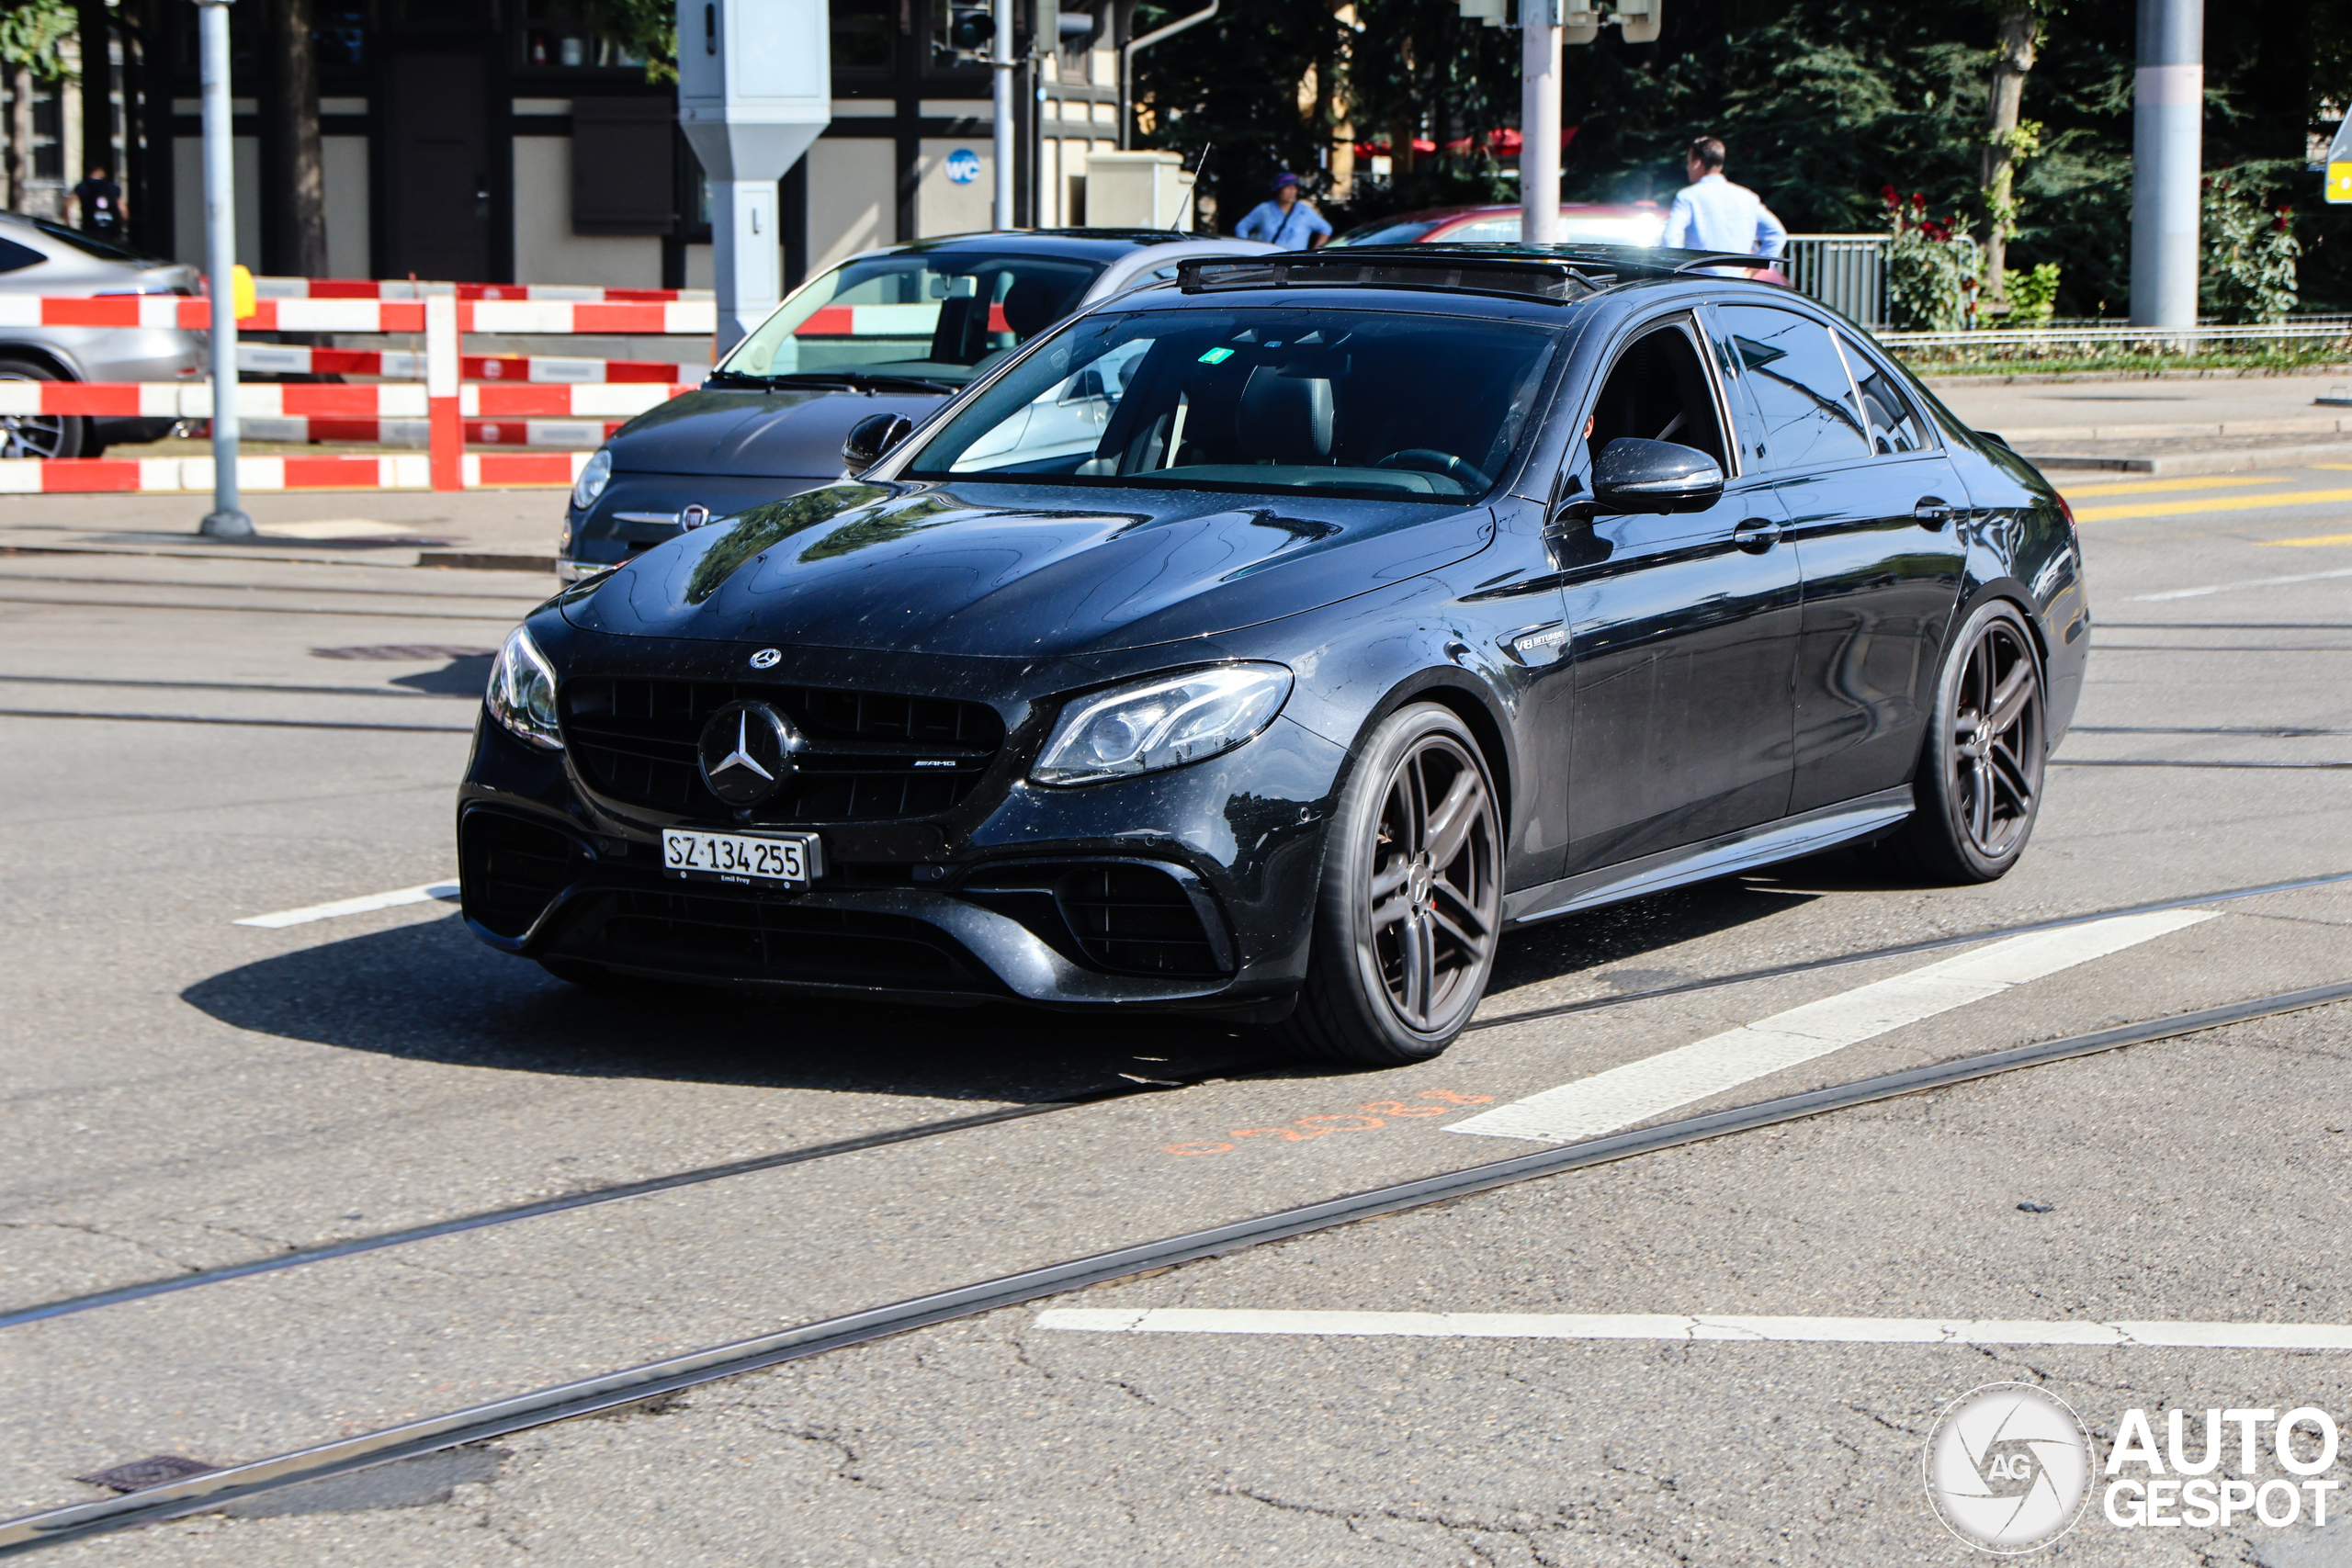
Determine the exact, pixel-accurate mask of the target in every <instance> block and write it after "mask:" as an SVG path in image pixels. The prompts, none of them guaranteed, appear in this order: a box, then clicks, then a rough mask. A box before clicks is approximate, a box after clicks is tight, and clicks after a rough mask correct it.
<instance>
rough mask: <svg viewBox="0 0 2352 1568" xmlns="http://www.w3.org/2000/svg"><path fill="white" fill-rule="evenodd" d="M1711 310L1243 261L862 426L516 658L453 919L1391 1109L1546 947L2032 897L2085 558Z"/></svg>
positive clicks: (2070, 687) (490, 736)
mask: <svg viewBox="0 0 2352 1568" xmlns="http://www.w3.org/2000/svg"><path fill="white" fill-rule="evenodd" d="M1700 265H1717V266H1720V265H1724V258H1721V257H1715V258H1706V257H1701V256H1698V255H1692V254H1685V253H1674V252H1658V251H1638V252H1634V251H1625V252H1614V251H1605V250H1598V249H1589V248H1565V247H1564V248H1557V249H1552V250H1536V249H1524V248H1520V247H1486V246H1464V247H1448V246H1415V247H1399V248H1397V249H1396V250H1392V251H1373V250H1361V249H1360V250H1352V251H1348V252H1340V253H1322V254H1316V255H1312V256H1308V255H1298V254H1292V255H1283V256H1276V257H1270V258H1264V259H1252V260H1249V261H1203V262H1198V263H1193V264H1188V265H1186V266H1185V267H1184V269H1183V271H1182V276H1181V277H1180V278H1179V279H1178V280H1177V281H1176V282H1174V283H1172V284H1170V285H1169V286H1165V287H1161V288H1149V289H1145V290H1142V291H1140V292H1136V293H1130V294H1127V295H1125V296H1122V297H1120V298H1118V299H1114V300H1111V301H1109V302H1108V303H1106V304H1104V305H1103V306H1100V307H1099V308H1097V309H1095V310H1091V311H1090V312H1087V313H1085V314H1082V315H1080V316H1079V317H1077V318H1075V319H1073V320H1072V321H1069V322H1067V323H1065V324H1064V325H1062V326H1061V327H1059V328H1058V329H1057V330H1055V331H1052V332H1050V333H1045V334H1041V335H1040V336H1039V337H1038V338H1037V339H1036V340H1035V341H1034V342H1032V343H1030V344H1026V345H1025V346H1024V347H1023V349H1022V350H1021V351H1019V352H1017V353H1015V354H1013V355H1008V356H1007V357H1006V359H1005V360H1004V361H1003V362H1002V363H1001V364H1000V365H998V366H995V367H991V368H990V369H989V372H988V373H987V374H985V375H984V376H982V377H981V378H978V379H977V380H976V382H975V384H974V385H973V386H971V387H970V388H969V389H967V390H966V391H964V392H963V393H961V394H959V395H958V396H957V397H956V399H955V400H953V401H952V402H951V403H950V404H949V405H948V406H947V407H946V408H945V409H944V410H943V411H942V412H941V413H940V414H939V415H938V416H937V417H936V418H934V419H933V420H932V421H930V422H928V423H926V425H925V427H924V428H923V429H922V431H921V432H920V433H916V434H909V433H908V432H907V429H906V424H905V422H904V421H903V420H901V419H899V418H897V417H895V416H893V415H890V414H888V413H883V414H879V415H877V416H876V418H875V419H873V420H870V421H869V422H868V423H866V424H865V425H862V426H860V427H858V428H857V429H856V430H855V431H854V432H853V434H852V435H851V437H850V451H851V454H852V456H853V458H854V467H857V468H862V469H863V471H862V472H861V473H859V475H858V477H857V478H856V479H853V480H848V481H844V482H842V483H837V484H832V485H829V486H826V487H824V488H821V489H818V490H814V491H808V492H806V493H803V494H799V495H796V496H793V497H791V498H789V499H786V500H783V501H779V502H774V503H772V504H768V505H765V506H760V507H755V508H753V509H752V510H751V511H748V512H746V513H743V514H741V516H739V517H736V518H734V519H731V520H729V521H728V522H725V523H722V524H718V525H712V526H710V527H707V528H704V529H701V530H699V531H697V532H695V533H690V534H687V535H685V536H682V537H680V538H677V539H675V540H673V541H672V542H671V543H668V544H665V545H662V546H661V547H656V548H654V549H651V550H649V551H647V552H645V553H644V554H642V555H640V556H639V557H637V558H634V559H632V560H630V561H629V562H628V563H627V564H626V565H623V566H621V567H619V568H618V569H616V570H612V571H609V572H606V573H605V574H604V575H602V576H599V577H596V578H594V579H593V580H591V581H585V582H582V583H581V584H579V585H577V586H575V587H573V588H571V589H570V590H568V591H567V592H564V593H563V594H561V595H560V596H559V597H558V598H556V599H554V600H551V601H550V602H548V604H545V605H543V606H541V607H540V609H538V610H537V612H535V613H534V614H533V615H531V616H530V618H529V619H528V620H527V621H526V623H525V624H524V625H523V626H521V627H520V628H519V629H517V630H516V631H515V633H514V635H513V636H512V637H509V638H508V640H507V643H506V646H505V648H504V649H503V652H502V653H501V655H500V657H499V660H498V663H497V669H496V671H495V673H494V675H493V678H492V685H491V690H490V693H489V699H488V703H487V705H486V711H485V713H484V716H483V718H482V720H481V725H480V729H479V739H478V741H477V744H476V746H475V750H474V756H473V759H472V761H471V763H470V765H469V768H468V770H467V774H466V781H465V784H464V787H463V789H462V791H461V793H460V796H459V802H458V840H459V846H460V852H461V863H462V867H463V873H462V875H463V883H464V907H465V914H466V918H467V919H468V920H469V923H470V924H471V926H472V928H473V930H474V931H476V933H477V934H479V935H480V936H481V938H482V940H483V941H485V942H490V943H492V944H493V945H495V946H498V947H501V948H503V949H505V950H507V951H510V952H513V953H519V954H523V955H525V956H526V957H529V958H533V959H536V960H537V961H538V962H539V963H541V964H545V965H546V966H547V967H548V969H550V970H552V971H554V972H555V973H556V974H558V975H560V976H564V977H566V978H571V979H576V980H579V981H582V982H583V983H601V982H604V981H608V980H611V979H614V978H616V977H623V976H690V977H699V978H704V979H708V980H713V981H721V982H733V983H750V984H760V985H771V986H785V987H822V988H827V989H830V990H832V991H835V992H842V991H864V992H868V993H877V994H893V995H905V994H909V993H926V994H929V995H932V996H935V997H939V998H1002V999H1008V1000H1018V1001H1026V1002H1031V1003H1035V1004H1039V1005H1044V1006H1051V1007H1063V1008H1103V1007H1117V1008H1125V1009H1130V1010H1132V1009H1135V1008H1137V1007H1144V1008H1152V1009H1161V1010H1192V1011H1197V1012H1202V1013H1206V1014H1216V1015H1222V1016H1225V1017H1227V1018H1239V1019H1243V1020H1248V1021H1257V1022H1261V1023H1264V1024H1268V1025H1271V1026H1273V1027H1276V1028H1279V1029H1281V1030H1283V1031H1284V1032H1286V1033H1287V1034H1288V1036H1289V1037H1290V1039H1291V1040H1292V1041H1293V1043H1295V1045H1297V1046H1298V1047H1299V1048H1301V1049H1304V1050H1306V1051H1310V1052H1314V1053H1317V1054H1321V1055H1327V1056H1332V1057H1337V1058H1341V1059H1346V1060H1352V1061H1358V1062H1367V1063H1393V1062H1401V1061H1410V1060H1415V1059H1419V1058H1423V1057H1427V1056H1430V1055H1434V1054H1435V1053H1437V1052H1439V1051H1441V1050H1442V1049H1443V1048H1444V1047H1445V1045H1446V1044H1447V1043H1449V1042H1450V1041H1451V1040H1452V1039H1453V1037H1454V1035H1455V1034H1456V1033H1457V1032H1459V1031H1460V1030H1461V1028H1462V1026H1463V1024H1464V1021H1466V1020H1467V1019H1468V1018H1469V1016H1470V1013H1471V1011H1472V1010H1473V1009H1474V1008H1475V1007H1476V1004H1477V1001H1478V998H1479V996H1480V994H1481V992H1482V991H1483V989H1484V988H1485V987H1486V984H1487V976H1488V974H1489V972H1490V969H1491V966H1492V964H1493V962H1494V958H1495V953H1496V946H1497V942H1498V940H1499V939H1500V937H1501V935H1502V933H1503V931H1505V930H1507V929H1508V928H1509V927H1510V926H1512V925H1513V924H1517V923H1524V922H1528V921H1533V920H1542V919H1546V918H1548V917H1551V916H1555V915H1559V914H1562V913H1564V912H1566V911H1568V910H1573V909H1579V908H1589V907H1590V906H1593V905H1596V904H1601V903H1606V902H1609V901H1611V900H1617V899H1623V898H1627V897H1634V896H1637V895H1640V894H1644V893H1648V892H1653V891H1656V890H1657V889H1659V888H1663V887H1668V886H1674V885H1676V884H1679V883H1686V882H1691V881H1694V880H1698V879H1701V878H1706V877H1713V876H1719V875H1722V874H1725V873H1727V872H1732V871H1736V870H1739V869H1742V868H1745V867H1751V866H1756V865H1760V864H1764V863H1770V862H1774V861H1779V860H1784V859H1788V858H1791V857H1793V856H1797V855H1802V854H1808V853H1812V852H1815V851H1818V850H1822V849H1825V848H1827V847H1829V846H1831V845H1835V844H1840V843H1863V844H1871V845H1873V846H1875V848H1874V852H1876V853H1878V854H1880V855H1882V856H1883V857H1885V858H1887V859H1888V860H1890V861H1891V862H1893V863H1895V864H1898V865H1899V866H1901V867H1903V868H1905V870H1906V872H1907V873H1908V874H1916V875H1919V876H1922V877H1926V878H1929V879H1936V880H1945V881H1971V880H1984V879H1988V878H1992V877H1996V876H1999V875H2000V874H2003V873H2004V872H2005V871H2007V869H2008V867H2009V866H2010V865H2011V864H2013V863H2015V862H2016V860H2017V858H2018V855H2019V854H2020V853H2021V852H2023V850H2024V848H2025V844H2026V840H2027V837H2028V835H2029V834H2030V832H2031V830H2032V827H2033V822H2034V818H2035V814H2036V811H2037V810H2038V808H2039V806H2040V804H2041V790H2042V780H2043V761H2044V758H2045V756H2046V755H2047V753H2048V750H2049V749H2050V747H2051V746H2052V744H2053V743H2054V741H2055V739H2057V737H2058V736H2059V734H2060V733H2061V732H2062V730H2063V729H2064V726H2065V723H2066V721H2067V718H2068V716H2069V715H2070V713H2071V712H2072V710H2073V708H2074V705H2075V698H2076V695H2077V694H2078V693H2079V691H2080V687H2081V682H2082V676H2083V666H2084V656H2085V652H2086V647H2087V644H2086V640H2085V634H2086V630H2087V627H2088V619H2089V612H2088V608H2087V605H2086V600H2085V595H2084V588H2083V578H2082V558H2081V552H2080V549H2079V547H2078V544H2077V542H2076V539H2075V530H2074V525H2073V522H2072V519H2071V518H2070V517H2069V516H2068V514H2067V513H2066V510H2065V506H2064V502H2062V501H2060V499H2059V498H2058V496H2057V495H2056V494H2055V492H2054V491H2052V489H2051V487H2050V486H2049V485H2048V484H2047V483H2046V482H2044V480H2043V479H2041V476H2040V475H2038V474H2037V473H2035V472H2034V470H2033V469H2032V468H2030V467H2029V466H2028V465H2027V464H2026V463H2024V462H2023V461H2022V460H2020V459H2019V458H2018V457H2016V456H2015V455H2014V454H2012V453H2011V452H2010V451H2008V450H2007V447H2005V446H2003V445H2002V444H2001V443H2000V442H1999V441H1998V440H1997V439H1995V438H1992V437H1988V436H1985V435H1981V434H1977V433H1975V432H1973V431H1971V430H1969V429H1968V428H1966V427H1965V426H1964V425H1962V423H1960V422H1959V421H1958V420H1956V419H1954V418H1953V417H1952V416H1951V414H1950V413H1949V412H1946V411H1945V410H1944V409H1942V408H1941V406H1940V405H1939V404H1938V403H1937V401H1936V400H1935V399H1934V398H1933V397H1932V396H1931V395H1929V394H1928V392H1927V390H1926V389H1924V388H1922V387H1921V386H1920V385H1919V384H1918V382H1917V381H1916V380H1914V379H1913V378H1911V377H1909V376H1908V375H1907V374H1905V372H1904V371H1903V370H1902V369H1901V368H1900V367H1896V366H1895V365H1894V364H1893V363H1892V362H1891V361H1889V360H1887V359H1886V358H1884V357H1883V356H1882V355H1880V354H1879V353H1878V352H1877V350H1876V349H1875V348H1874V347H1873V346H1872V345H1871V344H1870V343H1869V342H1868V341H1866V339H1865V338H1864V337H1863V336H1862V335H1861V334H1860V333H1858V332H1857V331H1856V330H1855V329H1854V328H1852V327H1851V326H1850V325H1849V323H1847V322H1845V321H1842V320H1840V319H1838V318H1837V317H1835V316H1833V315H1831V314H1829V313H1827V312H1826V311H1824V310H1819V309H1817V308H1816V307H1815V306H1814V305H1813V304H1812V303H1811V302H1809V301H1807V300H1804V299H1799V298H1795V297H1793V296H1792V295H1791V294H1790V293H1789V292H1788V291H1786V290H1784V289H1780V288H1768V287H1765V286H1762V285H1758V284H1753V283H1748V282H1746V281H1743V280H1740V279H1737V278H1735V277H1725V276H1714V275H1706V274H1698V273H1695V272H1694V271H1692V270H1691V269H1693V268H1696V267H1698V266H1700ZM1074 410H1075V411H1076V412H1075V413H1073V411H1074ZM1081 415H1082V416H1083V417H1079V416H1081Z"/></svg>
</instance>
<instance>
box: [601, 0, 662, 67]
mask: <svg viewBox="0 0 2352 1568" xmlns="http://www.w3.org/2000/svg"><path fill="white" fill-rule="evenodd" d="M588 25H589V26H591V27H593V28H595V29H596V31H597V32H598V33H600V34H602V35H603V36H604V37H605V38H608V39H612V40H613V41H614V42H616V43H618V44H621V45H623V46H625V47H626V48H628V50H629V51H630V52H631V53H634V54H636V55H638V56H639V58H640V59H642V60H643V61H644V62H645V79H646V80H647V81H649V82H674V81H676V80H677V79H678V8H677V6H675V5H674V4H673V3H672V0H589V3H588Z"/></svg>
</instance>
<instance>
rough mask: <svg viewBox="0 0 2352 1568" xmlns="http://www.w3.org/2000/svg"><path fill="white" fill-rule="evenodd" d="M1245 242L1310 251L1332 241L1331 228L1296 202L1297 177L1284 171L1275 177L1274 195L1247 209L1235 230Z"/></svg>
mask: <svg viewBox="0 0 2352 1568" xmlns="http://www.w3.org/2000/svg"><path fill="white" fill-rule="evenodd" d="M1233 232H1234V233H1235V235H1236V236H1238V238H1240V239H1244V240H1263V241H1265V242H1267V243H1269V244H1274V245H1280V246H1281V247H1282V248H1283V250H1286V251H1311V250H1315V249H1317V248H1318V247H1319V246H1320V245H1321V244H1322V243H1323V242H1324V241H1326V240H1328V239H1329V238H1330V237H1331V225H1329V223H1326V222H1325V221H1323V215H1322V214H1321V213H1319V212H1317V211H1316V210H1315V209H1314V207H1313V206H1312V205H1311V204H1309V203H1307V202H1304V201H1301V200H1299V198H1298V176H1297V175H1294V174H1292V173H1291V172H1290V171H1289V170H1287V169H1285V170H1283V172H1282V173H1281V174H1279V175H1275V176H1274V195H1273V199H1272V200H1271V201H1261V202H1260V203H1259V204H1258V205H1257V206H1255V207H1253V208H1251V209H1250V216H1249V217H1247V218H1244V219H1243V220H1241V221H1240V222H1239V223H1238V224H1236V225H1235V226H1234V230H1233Z"/></svg>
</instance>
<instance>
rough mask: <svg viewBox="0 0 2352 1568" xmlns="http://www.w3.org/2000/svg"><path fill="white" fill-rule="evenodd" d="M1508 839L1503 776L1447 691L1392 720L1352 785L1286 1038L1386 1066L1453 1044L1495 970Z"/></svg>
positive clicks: (1330, 845)
mask: <svg viewBox="0 0 2352 1568" xmlns="http://www.w3.org/2000/svg"><path fill="white" fill-rule="evenodd" d="M1502 846H1503V834H1502V819H1501V815H1500V812H1499V810H1498V807H1497V804H1496V794H1495V783H1494V778H1493V776H1492V774H1491V773H1489V772H1488V770H1487V760H1486V757H1485V756H1484V754H1483V753H1482V752H1481V751H1480V750H1479V749H1478V743H1477V741H1476V739H1473V738H1472V736H1471V734H1470V731H1469V730H1468V728H1465V727H1464V725H1463V722H1462V720H1461V719H1460V718H1458V717H1456V716H1454V714H1453V711H1452V710H1451V709H1448V708H1444V707H1441V706H1439V705H1436V704H1434V703H1416V704H1414V705H1410V706H1408V707H1406V708H1403V709H1400V710H1399V711H1397V713H1395V714H1392V715H1391V716H1389V717H1388V718H1386V719H1385V720H1384V721H1383V722H1382V723H1381V724H1380V726H1379V727H1378V728H1376V729H1374V731H1373V733H1372V736H1371V738H1370V739H1368V740H1366V741H1365V742H1364V745H1363V750H1362V752H1361V755H1360V758H1359V761H1358V762H1357V765H1356V768H1355V771H1354V773H1352V774H1351V776H1350V777H1349V780H1348V782H1347V784H1346V785H1345V786H1344V787H1343V788H1342V789H1341V790H1340V804H1339V809H1338V810H1337V811H1336V812H1335V813H1334V815H1333V819H1332V822H1331V826H1330V831H1329V838H1328V839H1327V840H1325V846H1324V852H1323V880H1322V885H1321V887H1320V888H1319V890H1318V892H1317V900H1316V908H1315V927H1314V931H1313V934H1312V936H1311V937H1310V939H1309V949H1308V960H1307V970H1306V981H1305V983H1304V984H1303V986H1302V987H1301V988H1300V992H1299V998H1298V1007H1297V1010H1295V1012H1293V1013H1292V1014H1291V1016H1290V1018H1289V1019H1288V1020H1286V1021H1284V1022H1283V1024H1281V1025H1280V1026H1279V1033H1280V1034H1281V1036H1282V1038H1283V1042H1284V1043H1286V1044H1287V1045H1289V1046H1290V1047H1291V1048H1292V1049H1294V1050H1295V1051H1297V1052H1299V1053H1300V1054H1302V1055H1308V1056H1315V1057H1319V1058H1321V1059H1323V1060H1325V1061H1334V1062H1346V1063H1350V1064H1352V1065H1354V1066H1374V1067H1387V1066H1403V1065H1405V1064H1407V1063H1410V1062H1425V1061H1428V1060H1429V1059H1430V1058H1431V1057H1433V1056H1435V1055H1438V1054H1439V1053H1440V1052H1442V1051H1443V1050H1444V1049H1445V1048H1446V1046H1448V1045H1449V1044H1451V1043H1453V1037H1454V1036H1455V1035H1457V1034H1459V1033H1461V1032H1462V1028H1463V1025H1464V1024H1466V1023H1468V1022H1469V1021H1470V1015H1471V1013H1472V1012H1474V1011H1476V1009H1477V1006H1478V1000H1479V998H1481V997H1482V996H1484V995H1485V993H1486V989H1487V976H1489V975H1490V974H1491V973H1492V972H1493V969H1494V961H1495V947H1496V943H1497V942H1498V939H1499V937H1500V935H1501V932H1502ZM1441 855H1443V856H1445V857H1446V858H1445V859H1443V860H1442V861H1441V860H1440V859H1439V858H1438V857H1439V856H1441Z"/></svg>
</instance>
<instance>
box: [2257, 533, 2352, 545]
mask: <svg viewBox="0 0 2352 1568" xmlns="http://www.w3.org/2000/svg"><path fill="white" fill-rule="evenodd" d="M2262 545H2263V547H2265V548H2276V547H2278V546H2280V545H2352V534H2314V535H2312V536H2311V537H2310V538H2308V539H2265V540H2263V541H2262Z"/></svg>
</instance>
